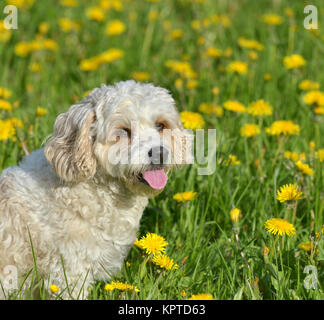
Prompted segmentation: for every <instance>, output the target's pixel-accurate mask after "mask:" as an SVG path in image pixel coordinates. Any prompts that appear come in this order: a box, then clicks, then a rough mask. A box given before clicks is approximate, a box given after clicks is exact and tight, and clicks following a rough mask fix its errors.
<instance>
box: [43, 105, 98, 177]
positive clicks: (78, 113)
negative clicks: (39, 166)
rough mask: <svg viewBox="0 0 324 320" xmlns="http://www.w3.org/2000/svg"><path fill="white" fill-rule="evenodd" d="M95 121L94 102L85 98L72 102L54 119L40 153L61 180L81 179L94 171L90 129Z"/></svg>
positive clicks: (94, 163)
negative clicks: (50, 133) (77, 102)
mask: <svg viewBox="0 0 324 320" xmlns="http://www.w3.org/2000/svg"><path fill="white" fill-rule="evenodd" d="M95 121H96V114H95V111H94V105H93V103H92V101H90V100H88V99H85V100H84V101H81V102H80V104H76V105H72V106H71V107H70V109H69V110H68V111H67V112H66V113H63V114H61V115H59V116H58V117H57V118H56V120H55V124H54V132H53V134H52V135H51V137H50V140H49V142H48V143H47V144H46V146H45V149H44V154H45V156H46V158H47V160H48V161H49V162H50V163H51V165H52V167H53V169H54V170H55V172H56V174H57V175H58V176H59V177H60V178H61V179H63V180H65V181H82V180H86V179H89V178H91V177H93V175H94V174H95V172H96V158H95V156H94V153H93V141H92V140H93V137H92V136H91V132H90V128H91V125H92V124H93V123H94V122H95Z"/></svg>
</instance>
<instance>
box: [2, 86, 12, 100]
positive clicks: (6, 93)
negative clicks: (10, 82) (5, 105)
mask: <svg viewBox="0 0 324 320" xmlns="http://www.w3.org/2000/svg"><path fill="white" fill-rule="evenodd" d="M10 97H11V91H10V90H9V89H7V88H1V87H0V98H4V99H8V98H10Z"/></svg>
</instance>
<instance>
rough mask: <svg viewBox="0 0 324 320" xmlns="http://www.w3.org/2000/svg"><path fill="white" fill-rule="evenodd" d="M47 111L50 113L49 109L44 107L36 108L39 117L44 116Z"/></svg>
mask: <svg viewBox="0 0 324 320" xmlns="http://www.w3.org/2000/svg"><path fill="white" fill-rule="evenodd" d="M47 113H48V111H47V110H46V109H44V108H42V107H37V109H36V116H38V117H41V116H44V115H45V114H47Z"/></svg>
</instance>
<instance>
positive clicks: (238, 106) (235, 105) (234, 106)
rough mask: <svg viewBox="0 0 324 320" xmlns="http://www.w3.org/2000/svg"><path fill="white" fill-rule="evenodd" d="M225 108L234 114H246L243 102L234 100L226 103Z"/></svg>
mask: <svg viewBox="0 0 324 320" xmlns="http://www.w3.org/2000/svg"><path fill="white" fill-rule="evenodd" d="M224 108H225V109H226V110H229V111H232V112H246V108H245V106H244V105H243V104H242V103H241V102H238V101H234V100H227V101H225V102H224Z"/></svg>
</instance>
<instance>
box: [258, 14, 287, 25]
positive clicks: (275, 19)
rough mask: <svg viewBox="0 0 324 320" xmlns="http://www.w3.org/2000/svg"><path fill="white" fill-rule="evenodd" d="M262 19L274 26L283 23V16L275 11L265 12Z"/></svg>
mask: <svg viewBox="0 0 324 320" xmlns="http://www.w3.org/2000/svg"><path fill="white" fill-rule="evenodd" d="M262 20H263V21H264V22H265V23H266V24H268V25H272V26H278V25H280V24H282V23H283V19H282V17H281V16H279V15H277V14H273V13H269V14H265V15H263V16H262Z"/></svg>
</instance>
